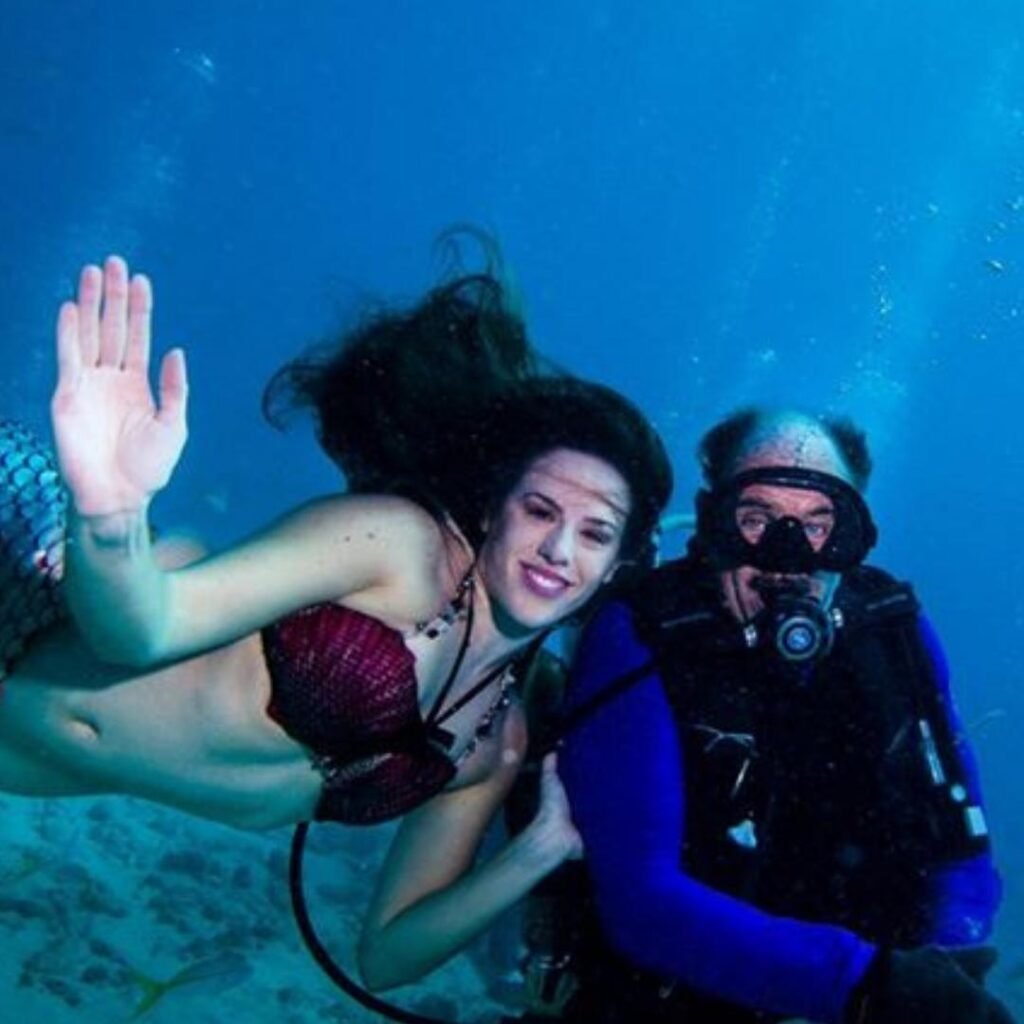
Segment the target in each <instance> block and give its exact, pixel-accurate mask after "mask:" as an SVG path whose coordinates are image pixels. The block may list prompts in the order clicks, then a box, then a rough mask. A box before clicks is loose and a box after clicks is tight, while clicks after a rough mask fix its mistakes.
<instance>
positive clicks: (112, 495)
mask: <svg viewBox="0 0 1024 1024" xmlns="http://www.w3.org/2000/svg"><path fill="white" fill-rule="evenodd" d="M152 308H153V294H152V288H151V286H150V283H149V280H148V279H147V278H146V277H145V276H143V275H142V274H136V275H135V276H134V277H132V278H130V279H129V276H128V267H127V266H126V264H125V262H124V260H122V259H121V258H120V257H117V256H111V257H110V258H109V259H108V260H107V261H106V264H105V265H104V268H103V270H102V271H101V270H100V268H99V267H96V266H87V267H84V268H83V269H82V274H81V278H80V280H79V285H78V296H77V300H76V301H74V302H65V303H64V304H63V305H62V306H61V309H60V314H59V316H58V318H57V370H58V373H57V387H56V390H55V391H54V394H53V399H52V401H51V403H50V415H51V417H52V420H53V432H54V437H55V439H56V444H57V458H58V461H59V463H60V468H61V472H62V474H63V476H64V480H65V482H66V484H67V486H68V488H69V489H70V491H71V495H72V499H73V501H74V504H75V508H76V509H77V511H78V512H79V514H81V515H84V516H103V515H111V514H115V513H123V512H136V511H138V510H140V509H142V508H144V507H145V505H146V503H147V502H148V501H149V500H150V498H151V497H152V496H153V495H154V494H155V493H156V492H157V491H158V490H160V488H162V487H163V486H164V485H165V484H166V483H167V481H168V480H169V479H170V476H171V473H172V472H173V470H174V467H175V465H176V464H177V461H178V459H179V457H180V456H181V451H182V449H183V448H184V446H185V439H186V436H187V430H186V426H185V407H186V400H187V396H188V381H187V376H186V371H185V354H184V353H183V352H182V351H181V349H174V350H172V351H170V352H168V353H167V355H166V356H164V358H163V362H162V364H161V366H160V389H159V404H158V403H157V402H156V401H154V397H153V391H152V389H151V388H150V385H149V347H150V316H151V313H152Z"/></svg>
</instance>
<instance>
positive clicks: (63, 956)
mask: <svg viewBox="0 0 1024 1024" xmlns="http://www.w3.org/2000/svg"><path fill="white" fill-rule="evenodd" d="M0 814H2V819H3V828H2V844H0V948H2V950H3V953H2V956H0V1024H9V1022H24V1024H71V1022H77V1024H82V1022H88V1024H117V1022H120V1021H128V1020H130V1019H132V1018H133V1014H134V1012H135V1010H136V1009H137V1007H138V1006H139V1004H140V1000H141V997H142V994H143V992H142V986H141V985H140V984H139V983H138V982H137V981H136V980H135V972H141V973H143V974H145V975H148V976H149V977H151V978H155V979H161V980H166V979H169V978H171V977H172V976H174V975H175V974H176V973H177V972H179V971H181V970H182V969H186V968H189V967H190V966H197V965H198V966H201V965H203V964H206V963H211V962H213V963H216V962H218V959H219V958H222V957H223V955H224V954H226V953H228V954H232V957H233V958H234V959H235V961H236V962H239V963H240V961H238V958H239V957H240V958H242V959H244V963H245V965H246V966H247V968H249V969H250V970H249V971H246V970H244V969H239V970H236V971H233V972H231V973H230V974H228V975H226V976H220V977H216V978H212V979H208V980H206V981H201V982H193V983H191V984H185V985H181V986H179V987H177V988H175V989H173V990H171V991H169V992H168V993H167V994H166V995H165V996H164V997H163V998H162V999H161V1000H160V1001H159V1002H157V1004H156V1005H154V1006H153V1007H152V1009H150V1010H148V1011H147V1012H145V1013H144V1014H142V1015H141V1016H140V1017H138V1018H135V1019H139V1020H143V1021H148V1022H151V1024H159V1022H161V1021H165V1022H166V1021H172V1020H174V1021H182V1020H184V1021H188V1022H190V1024H225V1022H249V1021H252V1022H259V1021H272V1022H274V1024H321V1022H328V1024H346V1022H349V1021H351V1022H363V1021H371V1020H377V1019H378V1018H377V1017H376V1015H374V1014H371V1013H368V1012H366V1011H364V1010H362V1009H361V1008H360V1007H358V1006H356V1005H355V1004H353V1003H352V1002H350V1001H349V1000H348V998H347V997H346V996H344V995H343V994H342V993H340V992H337V991H336V990H335V989H334V987H333V986H332V984H331V983H330V982H329V981H328V980H327V979H326V978H325V977H324V976H323V975H322V974H321V973H320V971H319V968H318V967H317V966H316V965H315V964H314V962H313V960H312V959H311V958H310V956H309V955H308V954H307V952H306V950H305V947H304V946H303V945H302V942H301V939H300V937H299V934H298V931H297V929H296V927H295V924H294V922H293V920H292V917H291V907H290V903H289V897H288V889H287V858H288V843H289V839H290V831H289V830H280V831H275V832H270V833H249V832H240V831H236V830H232V829H228V828H225V827H222V826H218V825H214V824H210V823H207V822H204V821H199V820H196V819H193V818H189V817H186V816H184V815H182V814H179V813H176V812H173V811H170V810H166V809H164V808H161V807H158V806H155V805H152V804H148V803H144V802H141V801H133V800H129V799H125V798H118V797H104V798H90V799H76V800H59V801H58V800H29V799H24V798H18V797H3V798H2V799H0ZM387 834H388V830H387V829H386V828H384V827H382V828H380V829H362V830H353V829H344V830H343V829H340V828H337V827H333V826H322V827H319V828H317V829H315V830H314V831H313V832H311V835H310V840H309V847H308V849H307V854H306V858H307V860H306V888H307V896H308V899H309V903H310V909H311V912H312V914H313V916H314V919H315V920H316V923H317V927H318V928H319V930H320V931H321V933H322V936H323V938H324V940H325V942H327V943H328V945H329V946H330V947H331V948H332V951H336V952H337V953H338V954H340V956H341V959H342V960H343V961H344V960H345V959H346V958H347V957H348V956H350V954H351V950H352V946H353V939H354V936H355V929H356V924H357V921H358V918H359V913H360V907H361V906H362V904H363V903H364V902H365V899H366V897H367V896H368V894H369V887H370V884H371V882H372V876H373V872H374V867H375V864H376V862H377V861H378V860H379V858H380V856H381V854H382V852H383V850H384V848H385V846H386V841H387ZM481 958H483V959H485V960H488V963H490V964H491V965H493V963H494V960H493V958H490V959H488V958H489V954H488V952H487V949H486V948H481V947H477V948H476V949H475V950H474V951H471V952H470V954H469V955H463V956H461V957H459V958H458V959H457V960H455V961H454V962H452V963H451V964H449V965H447V966H446V967H445V968H443V969H442V970H440V971H438V972H436V973H435V974H434V976H433V977H432V978H431V979H430V981H429V983H424V984H423V985H420V986H415V987H410V988H407V989H404V990H400V991H399V992H397V993H395V994H394V998H395V1000H396V1001H399V1002H401V1003H402V1004H403V1005H405V1006H406V1007H409V1008H413V1009H416V1010H418V1011H419V1012H425V1013H428V1014H435V1013H436V1014H438V1015H440V1016H443V1017H446V1018H448V1019H458V1020H461V1021H484V1020H495V1019H496V1018H497V1017H498V1016H499V1010H498V1004H497V1003H495V1002H494V1001H493V1000H491V999H490V998H489V997H488V995H487V990H488V987H491V988H492V989H493V988H494V985H495V982H496V981H497V979H498V976H499V973H500V972H499V971H498V970H497V969H496V968H495V967H494V966H490V967H488V968H485V969H484V970H481V969H480V968H479V967H478V966H477V964H478V963H479V962H480V961H481ZM485 974H486V975H489V976H490V978H489V981H488V980H487V979H485V977H484V975H485ZM245 975H247V976H245ZM499 984H500V982H499Z"/></svg>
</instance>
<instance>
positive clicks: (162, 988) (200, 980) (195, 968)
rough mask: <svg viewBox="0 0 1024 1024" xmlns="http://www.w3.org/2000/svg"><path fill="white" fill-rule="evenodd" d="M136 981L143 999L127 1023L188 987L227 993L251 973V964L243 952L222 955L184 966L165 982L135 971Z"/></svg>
mask: <svg viewBox="0 0 1024 1024" xmlns="http://www.w3.org/2000/svg"><path fill="white" fill-rule="evenodd" d="M132 974H133V975H134V981H135V983H136V984H137V985H138V986H139V988H140V989H142V998H141V999H140V1000H139V1004H138V1006H136V1007H135V1010H134V1012H133V1013H132V1015H131V1016H130V1017H129V1018H128V1020H138V1019H139V1018H140V1017H141V1016H143V1015H144V1014H147V1013H149V1011H150V1010H152V1009H153V1007H154V1006H156V1004H157V1003H159V1002H160V1001H161V1000H162V999H163V998H164V996H166V995H167V993H168V992H173V991H174V990H175V989H177V988H183V987H184V986H185V985H203V986H208V985H215V986H216V987H217V990H218V991H221V992H223V991H225V990H227V989H229V988H233V987H234V986H235V985H239V984H241V983H242V982H243V981H245V980H246V979H247V978H248V977H249V976H250V975H251V974H252V968H251V967H250V966H249V962H248V961H247V960H246V959H245V957H243V956H242V955H241V954H240V953H221V954H219V955H218V956H213V957H209V958H208V959H206V960H200V961H199V962H198V963H194V964H189V965H188V967H183V968H182V969H181V970H180V971H178V972H177V973H176V974H173V975H171V977H170V978H167V979H166V980H165V981H159V980H157V979H155V978H150V977H148V976H147V975H145V974H143V973H142V972H141V971H133V972H132Z"/></svg>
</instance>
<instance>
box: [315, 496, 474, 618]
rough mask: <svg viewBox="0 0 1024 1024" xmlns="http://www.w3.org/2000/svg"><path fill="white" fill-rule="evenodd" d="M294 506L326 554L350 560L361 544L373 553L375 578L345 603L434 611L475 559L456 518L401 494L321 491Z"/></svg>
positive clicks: (417, 613)
mask: <svg viewBox="0 0 1024 1024" xmlns="http://www.w3.org/2000/svg"><path fill="white" fill-rule="evenodd" d="M295 514H296V515H297V516H299V517H300V518H301V519H302V520H303V521H304V524H305V526H306V528H307V530H308V531H309V532H308V536H315V537H316V538H317V548H318V550H319V551H320V553H321V556H322V558H323V559H324V560H332V559H335V558H336V560H338V561H339V562H340V561H344V560H349V559H351V557H352V555H353V554H354V553H355V552H357V551H358V552H363V556H364V557H367V558H369V559H370V561H372V563H373V564H374V567H375V568H374V572H373V574H372V578H373V583H372V585H371V586H369V587H360V588H357V590H356V591H355V592H350V593H349V595H348V596H347V599H346V600H345V602H344V603H346V604H350V605H352V606H353V607H356V608H357V609H358V610H360V611H368V612H369V613H370V614H375V615H380V614H382V613H383V614H385V617H386V618H387V619H388V620H390V619H392V618H394V619H396V620H404V619H406V618H409V620H410V622H415V621H419V620H420V619H422V618H424V617H426V618H429V617H430V616H431V615H433V614H436V612H437V609H438V607H439V602H442V599H445V600H446V599H448V598H450V597H451V596H452V594H454V592H455V587H456V585H457V583H458V580H459V579H460V578H461V576H462V575H463V574H464V573H465V572H466V571H467V570H468V568H469V566H470V565H471V563H472V552H471V551H470V550H469V548H468V546H467V545H466V544H465V542H464V541H463V540H461V538H460V535H459V534H458V531H457V530H456V529H455V528H454V526H452V525H450V524H448V523H446V522H444V521H440V520H439V519H438V518H437V517H436V516H434V515H432V514H431V512H430V511H428V510H427V509H426V508H424V507H423V506H422V505H420V504H418V503H417V502H415V501H412V500H410V499H408V498H405V497H401V496H399V495H393V494H332V495H326V496H323V497H319V498H315V499H313V500H312V501H310V502H307V504H306V505H304V506H303V507H302V508H301V509H299V510H297V512H296V513H295ZM442 603H443V602H442Z"/></svg>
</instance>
